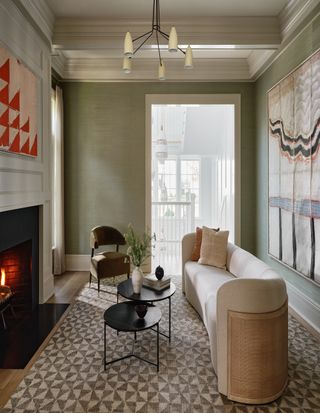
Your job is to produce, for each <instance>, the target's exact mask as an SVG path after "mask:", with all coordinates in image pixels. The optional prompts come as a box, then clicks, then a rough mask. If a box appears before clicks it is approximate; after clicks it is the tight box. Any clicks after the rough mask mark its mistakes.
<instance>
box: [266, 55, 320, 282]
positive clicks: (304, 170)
mask: <svg viewBox="0 0 320 413" xmlns="http://www.w3.org/2000/svg"><path fill="white" fill-rule="evenodd" d="M268 112H269V116H268V120H269V254H270V255H271V256H272V257H274V258H276V259H278V260H279V261H280V262H282V263H284V264H286V265H287V266H289V267H290V268H292V269H294V270H295V271H297V272H298V273H299V274H301V275H303V276H305V277H307V278H308V279H310V280H313V281H314V282H316V283H319V284H320V153H319V148H320V51H318V52H316V53H315V54H313V55H312V56H311V57H310V58H309V59H308V60H307V61H305V62H304V63H303V64H302V65H300V66H299V67H298V68H297V69H296V70H294V71H293V72H292V73H290V74H289V75H288V76H286V77H285V78H284V79H283V80H281V81H280V82H279V83H278V84H277V85H275V86H274V87H273V88H272V89H271V90H270V91H269V92H268Z"/></svg>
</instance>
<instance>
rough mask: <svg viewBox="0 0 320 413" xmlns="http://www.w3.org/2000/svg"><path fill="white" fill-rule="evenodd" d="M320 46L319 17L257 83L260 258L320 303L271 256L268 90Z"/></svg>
mask: <svg viewBox="0 0 320 413" xmlns="http://www.w3.org/2000/svg"><path fill="white" fill-rule="evenodd" d="M319 47H320V18H317V19H315V20H314V21H313V22H312V23H311V24H309V25H308V26H307V27H306V28H305V29H304V30H303V31H302V32H301V33H300V35H299V36H298V37H297V38H296V39H295V41H294V42H293V43H291V45H290V46H289V47H288V48H287V49H286V50H285V52H284V53H283V54H282V55H281V56H280V57H279V58H278V59H277V60H276V61H275V62H274V63H273V64H272V65H271V66H270V67H269V69H268V70H267V71H266V72H265V73H264V74H263V75H262V76H261V77H260V78H259V79H258V81H257V82H256V115H257V118H256V119H257V121H256V128H257V142H256V150H257V154H256V158H257V192H256V193H257V202H256V204H257V213H256V219H257V222H256V229H257V233H256V241H257V251H256V252H257V255H258V257H259V258H261V259H262V260H263V261H265V262H267V263H268V264H269V265H270V266H272V267H273V268H274V269H275V270H276V271H277V272H278V273H280V274H281V275H282V276H283V277H284V278H285V279H286V280H287V281H289V282H290V283H291V284H293V285H294V286H295V287H297V288H298V289H299V290H301V291H303V292H304V293H305V294H306V295H307V296H308V297H310V298H311V299H312V300H314V301H315V302H317V303H319V304H320V288H319V287H317V286H316V285H314V284H313V283H311V282H310V281H309V280H306V279H305V278H303V277H302V276H300V275H298V274H296V273H295V272H294V271H291V270H289V269H287V268H286V267H285V266H283V265H282V264H280V263H278V262H277V261H275V260H273V259H272V258H270V257H269V256H268V119H267V91H268V90H269V89H270V88H271V87H272V86H273V85H274V84H276V83H277V82H278V81H279V80H281V79H282V78H283V77H284V76H286V75H287V74H288V73H289V72H291V71H292V70H293V69H294V68H295V67H297V66H298V65H299V64H300V63H302V62H303V61H304V60H305V59H306V58H308V56H310V55H311V54H312V53H313V52H314V51H315V50H317V49H318V48H319Z"/></svg>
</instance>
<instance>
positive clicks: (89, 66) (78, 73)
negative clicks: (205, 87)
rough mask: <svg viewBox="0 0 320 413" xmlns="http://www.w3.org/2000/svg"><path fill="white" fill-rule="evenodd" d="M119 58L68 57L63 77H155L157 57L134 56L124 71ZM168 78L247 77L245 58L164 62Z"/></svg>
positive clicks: (172, 60) (149, 78)
mask: <svg viewBox="0 0 320 413" xmlns="http://www.w3.org/2000/svg"><path fill="white" fill-rule="evenodd" d="M121 64H122V60H121V59H79V58H78V59H72V58H70V59H68V60H67V61H66V64H65V67H64V72H63V73H64V75H63V78H64V80H95V81H158V64H159V61H158V59H137V60H135V61H134V62H133V71H132V72H131V73H130V74H129V75H126V74H125V73H124V72H123V71H122V69H121ZM166 74H167V79H166V80H167V81H170V80H172V81H248V80H250V72H249V65H248V62H247V59H215V60H212V59H201V60H199V61H198V62H197V63H196V65H195V67H194V69H193V70H185V69H184V68H183V63H182V62H181V59H170V61H167V62H166Z"/></svg>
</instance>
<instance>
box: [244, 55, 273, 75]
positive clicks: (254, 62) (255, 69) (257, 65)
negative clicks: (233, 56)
mask: <svg viewBox="0 0 320 413" xmlns="http://www.w3.org/2000/svg"><path fill="white" fill-rule="evenodd" d="M275 53H276V51H274V50H252V52H251V53H250V55H249V57H248V64H249V73H250V78H251V79H255V78H256V77H257V76H259V73H260V71H262V70H263V68H264V65H265V64H266V63H267V62H268V61H269V59H270V58H271V56H273V55H274V54H275Z"/></svg>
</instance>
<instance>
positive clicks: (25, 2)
mask: <svg viewBox="0 0 320 413" xmlns="http://www.w3.org/2000/svg"><path fill="white" fill-rule="evenodd" d="M13 2H14V4H15V5H16V6H17V7H18V8H19V9H20V10H21V11H22V12H23V14H24V15H25V16H26V17H28V18H29V20H31V22H32V24H33V26H34V27H35V28H36V29H37V30H38V31H39V32H40V33H41V34H42V35H43V36H44V37H45V39H46V41H47V42H49V43H50V45H51V42H52V37H53V30H54V22H55V16H54V14H53V12H52V11H51V9H50V7H49V6H48V5H47V3H46V2H45V0H13Z"/></svg>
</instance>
